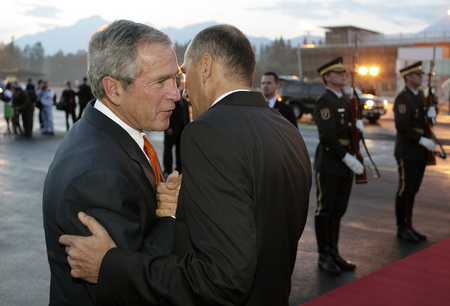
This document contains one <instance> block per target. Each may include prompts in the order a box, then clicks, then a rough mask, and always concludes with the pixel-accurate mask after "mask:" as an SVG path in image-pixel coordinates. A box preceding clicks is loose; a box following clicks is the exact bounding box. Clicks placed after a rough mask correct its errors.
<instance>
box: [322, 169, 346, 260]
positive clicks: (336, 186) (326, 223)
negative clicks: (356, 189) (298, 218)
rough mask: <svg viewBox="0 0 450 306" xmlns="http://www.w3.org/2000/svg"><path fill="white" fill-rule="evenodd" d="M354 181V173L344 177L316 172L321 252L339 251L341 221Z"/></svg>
mask: <svg viewBox="0 0 450 306" xmlns="http://www.w3.org/2000/svg"><path fill="white" fill-rule="evenodd" d="M352 182H353V175H349V176H348V177H347V178H342V177H337V176H334V175H329V174H325V173H321V172H317V173H316V184H317V204H318V206H317V210H316V216H315V230H316V238H317V246H318V251H319V253H327V252H330V251H331V252H336V253H337V252H338V251H337V245H338V241H339V229H340V222H341V218H342V216H344V214H345V212H346V210H347V206H348V199H349V197H350V192H351V189H352Z"/></svg>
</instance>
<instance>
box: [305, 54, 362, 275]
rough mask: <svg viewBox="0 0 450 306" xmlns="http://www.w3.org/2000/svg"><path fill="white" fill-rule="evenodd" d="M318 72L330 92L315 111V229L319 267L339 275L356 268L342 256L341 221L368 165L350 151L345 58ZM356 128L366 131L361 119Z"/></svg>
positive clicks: (349, 119) (322, 67) (319, 100)
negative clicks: (354, 185)
mask: <svg viewBox="0 0 450 306" xmlns="http://www.w3.org/2000/svg"><path fill="white" fill-rule="evenodd" d="M317 71H318V72H319V74H320V75H321V76H322V81H323V83H324V84H325V89H326V90H325V92H324V93H323V94H322V95H321V96H320V97H319V98H318V99H317V102H316V105H315V108H314V120H315V122H316V124H317V129H318V132H319V144H318V146H317V149H316V153H315V159H314V169H315V171H316V184H317V189H316V190H317V209H316V213H315V218H314V226H315V233H316V239H317V247H318V252H319V261H318V263H319V267H320V268H322V269H324V270H325V271H327V272H328V273H330V274H336V275H338V274H341V272H342V271H353V270H355V268H356V266H355V265H354V264H352V263H349V262H347V261H346V260H344V259H343V258H342V257H341V255H340V254H339V250H338V242H339V230H340V224H341V218H342V217H343V216H344V214H345V212H346V210H347V206H348V200H349V198H350V192H351V189H352V183H353V176H354V173H356V174H361V173H363V171H364V166H363V165H362V164H361V163H360V162H359V161H358V160H357V159H356V158H355V157H354V156H353V152H352V151H351V149H350V140H351V138H352V129H351V113H350V101H349V99H348V98H347V96H346V95H344V94H343V93H342V92H341V87H342V86H343V85H345V84H346V80H347V79H346V71H345V68H344V66H343V59H342V57H338V58H336V59H334V60H332V61H330V62H328V63H326V64H324V65H322V66H321V67H320V68H319V69H318V70H317ZM356 125H357V128H358V130H359V131H360V132H362V131H363V130H364V125H363V123H362V121H361V120H358V121H357V123H356Z"/></svg>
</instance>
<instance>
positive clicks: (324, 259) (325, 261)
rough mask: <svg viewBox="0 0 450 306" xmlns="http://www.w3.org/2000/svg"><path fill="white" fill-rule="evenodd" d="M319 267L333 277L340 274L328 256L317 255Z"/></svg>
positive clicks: (339, 270) (339, 269) (337, 267)
mask: <svg viewBox="0 0 450 306" xmlns="http://www.w3.org/2000/svg"><path fill="white" fill-rule="evenodd" d="M319 267H321V268H322V269H324V270H325V271H327V272H328V273H330V274H334V275H340V274H341V272H342V271H341V268H339V266H338V265H337V264H336V263H335V262H334V261H333V259H332V258H331V256H330V255H329V254H324V253H319Z"/></svg>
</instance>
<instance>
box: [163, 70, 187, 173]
mask: <svg viewBox="0 0 450 306" xmlns="http://www.w3.org/2000/svg"><path fill="white" fill-rule="evenodd" d="M181 78H182V76H181V75H178V76H177V87H178V90H179V91H180V94H181V93H182V92H183V87H184V83H183V82H181ZM188 103H189V102H188V101H186V100H184V99H183V97H180V100H179V101H178V102H177V103H175V109H174V110H173V112H172V115H171V116H170V125H169V128H168V129H167V130H165V131H164V155H163V164H164V174H165V175H166V176H168V175H169V174H170V173H172V167H173V154H172V148H173V146H175V170H176V171H178V173H181V172H182V168H181V153H180V142H181V133H182V132H183V129H184V127H185V126H186V125H187V124H188V123H189V105H188Z"/></svg>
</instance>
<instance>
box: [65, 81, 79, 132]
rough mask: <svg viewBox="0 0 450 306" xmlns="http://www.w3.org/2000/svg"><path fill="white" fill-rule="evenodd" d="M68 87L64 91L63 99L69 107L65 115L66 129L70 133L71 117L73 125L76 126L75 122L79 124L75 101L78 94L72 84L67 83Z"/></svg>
mask: <svg viewBox="0 0 450 306" xmlns="http://www.w3.org/2000/svg"><path fill="white" fill-rule="evenodd" d="M66 85H67V87H66V89H64V91H63V92H62V94H61V99H63V100H64V101H65V103H66V105H67V106H66V109H65V113H66V128H67V131H68V130H69V128H70V125H69V115H70V116H72V124H75V122H77V115H76V114H75V109H76V107H77V103H76V101H75V96H76V93H75V91H74V90H73V89H72V84H71V83H70V82H67V83H66Z"/></svg>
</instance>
